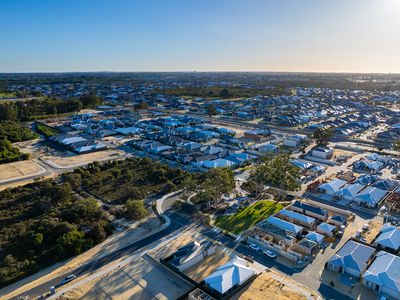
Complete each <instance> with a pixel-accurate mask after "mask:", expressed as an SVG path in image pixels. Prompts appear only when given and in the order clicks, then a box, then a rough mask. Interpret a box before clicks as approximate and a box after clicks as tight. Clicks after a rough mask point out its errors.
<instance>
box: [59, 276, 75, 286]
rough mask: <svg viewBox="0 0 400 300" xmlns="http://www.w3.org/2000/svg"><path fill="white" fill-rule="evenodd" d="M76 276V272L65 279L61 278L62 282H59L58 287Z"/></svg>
mask: <svg viewBox="0 0 400 300" xmlns="http://www.w3.org/2000/svg"><path fill="white" fill-rule="evenodd" d="M75 278H76V275H74V274H71V275H68V276H67V277H65V278H64V279H63V280H61V282H60V283H59V284H57V287H60V286H62V285H64V284H67V283H68V282H70V281H72V280H74V279H75Z"/></svg>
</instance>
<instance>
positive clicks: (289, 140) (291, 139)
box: [283, 134, 307, 148]
mask: <svg viewBox="0 0 400 300" xmlns="http://www.w3.org/2000/svg"><path fill="white" fill-rule="evenodd" d="M306 140H307V136H306V135H303V134H296V135H291V136H288V137H286V138H284V139H283V145H284V146H286V147H292V148H294V147H299V146H300V145H301V144H303V143H304V142H305V141H306Z"/></svg>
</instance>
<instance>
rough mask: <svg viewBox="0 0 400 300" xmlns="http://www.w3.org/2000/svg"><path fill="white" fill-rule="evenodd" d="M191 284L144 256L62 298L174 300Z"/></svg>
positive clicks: (187, 289)
mask: <svg viewBox="0 0 400 300" xmlns="http://www.w3.org/2000/svg"><path fill="white" fill-rule="evenodd" d="M191 288H192V287H191V285H189V284H188V283H186V282H185V281H184V280H182V279H180V278H179V277H178V276H177V275H175V274H174V273H172V272H171V271H170V270H168V269H166V268H165V267H163V266H162V265H160V264H159V263H157V262H155V261H153V259H151V258H150V257H148V256H147V255H145V256H143V257H140V258H138V259H136V260H135V261H134V262H132V263H130V264H128V265H126V266H124V267H121V268H120V269H117V270H116V271H114V272H112V273H109V274H107V275H105V276H103V278H101V279H100V280H98V281H96V282H89V283H87V284H86V285H84V286H81V287H80V288H78V289H75V290H73V291H71V292H67V293H65V294H64V295H63V296H64V297H63V299H93V300H94V299H135V300H136V299H138V300H147V299H149V300H150V299H176V298H178V297H179V296H182V295H183V294H184V293H186V292H188V291H189V290H190V289H191Z"/></svg>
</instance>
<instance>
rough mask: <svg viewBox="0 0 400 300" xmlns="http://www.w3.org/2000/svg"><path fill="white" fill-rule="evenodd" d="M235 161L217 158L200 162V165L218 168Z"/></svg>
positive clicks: (227, 165) (229, 165) (230, 164)
mask: <svg viewBox="0 0 400 300" xmlns="http://www.w3.org/2000/svg"><path fill="white" fill-rule="evenodd" d="M234 164H235V163H234V162H233V161H230V160H227V159H223V158H217V159H214V160H206V161H204V162H203V163H202V165H203V166H204V167H206V168H219V167H231V166H233V165H234Z"/></svg>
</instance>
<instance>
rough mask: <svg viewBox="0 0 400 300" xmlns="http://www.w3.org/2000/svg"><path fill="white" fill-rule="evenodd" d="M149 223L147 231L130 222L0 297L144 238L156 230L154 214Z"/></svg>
mask: <svg viewBox="0 0 400 300" xmlns="http://www.w3.org/2000/svg"><path fill="white" fill-rule="evenodd" d="M149 221H150V223H151V224H153V225H154V228H153V230H152V231H147V230H146V229H145V228H144V227H137V224H132V226H131V228H129V229H127V230H125V231H122V232H119V233H115V234H113V235H112V236H110V237H109V238H108V239H106V240H105V241H104V242H103V243H101V244H99V245H97V246H95V247H93V248H91V249H90V250H88V251H86V252H85V253H82V254H81V255H79V256H77V257H74V258H72V259H70V260H68V261H64V262H61V263H57V264H55V265H54V266H52V267H49V268H46V269H44V270H42V271H40V272H38V273H36V274H34V275H32V276H29V277H27V278H25V279H22V280H20V281H18V282H16V283H14V284H11V285H9V286H7V287H5V288H3V289H1V290H0V299H3V298H2V297H3V296H4V297H6V299H8V298H11V297H13V296H15V295H18V294H20V293H23V292H25V291H28V290H30V289H32V288H33V287H35V286H37V285H40V284H42V283H44V282H46V281H47V280H49V279H51V278H54V277H57V276H60V275H62V274H64V273H66V272H69V271H71V270H74V269H75V268H77V267H79V266H80V265H83V264H84V263H87V262H89V261H92V260H96V259H99V258H101V257H103V256H104V255H107V254H110V253H112V252H114V251H116V250H118V249H121V248H123V247H125V246H128V245H129V244H132V243H134V242H135V241H137V240H139V239H141V238H144V237H146V236H148V235H151V234H152V233H154V232H156V231H157V230H158V228H159V226H158V225H159V224H160V223H159V220H158V218H156V217H155V216H154V215H153V216H151V218H150V220H149Z"/></svg>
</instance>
